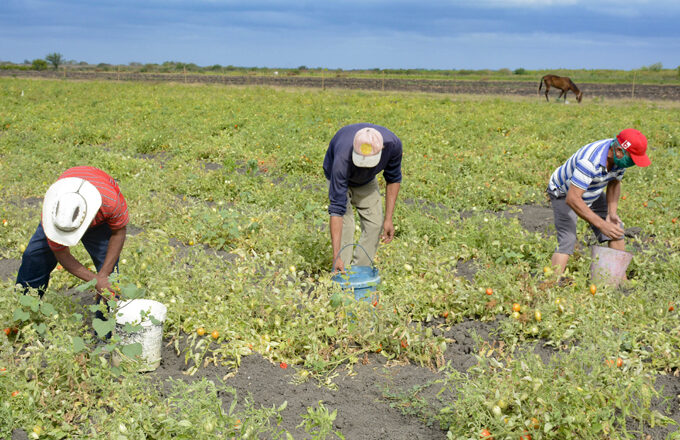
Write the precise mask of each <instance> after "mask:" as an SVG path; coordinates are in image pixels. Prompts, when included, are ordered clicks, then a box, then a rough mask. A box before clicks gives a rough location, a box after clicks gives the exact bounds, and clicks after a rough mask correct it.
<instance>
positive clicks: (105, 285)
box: [94, 273, 115, 293]
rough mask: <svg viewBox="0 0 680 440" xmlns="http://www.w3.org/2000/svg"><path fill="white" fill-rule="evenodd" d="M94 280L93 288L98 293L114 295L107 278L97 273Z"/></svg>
mask: <svg viewBox="0 0 680 440" xmlns="http://www.w3.org/2000/svg"><path fill="white" fill-rule="evenodd" d="M94 279H95V280H97V284H95V286H94V288H95V289H97V292H98V293H104V292H105V291H109V292H111V293H115V292H114V290H113V287H111V282H110V281H109V277H108V276H105V275H103V274H101V273H98V274H96V275H95V276H94Z"/></svg>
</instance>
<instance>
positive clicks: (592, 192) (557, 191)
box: [547, 128, 651, 275]
mask: <svg viewBox="0 0 680 440" xmlns="http://www.w3.org/2000/svg"><path fill="white" fill-rule="evenodd" d="M646 151H647V138H646V137H645V136H644V135H643V134H642V133H640V132H639V131H638V130H635V129H633V128H627V129H625V130H623V131H621V132H620V133H619V134H618V135H617V136H616V137H615V138H613V139H603V140H599V141H595V142H592V143H590V144H588V145H585V146H583V147H581V148H580V149H579V150H578V151H577V152H576V153H574V155H572V156H571V157H570V158H569V159H568V160H567V161H566V162H565V163H564V164H563V165H562V166H560V167H559V168H557V169H556V170H555V172H553V174H552V176H551V177H550V183H549V184H548V189H547V192H548V195H549V197H550V202H551V204H552V209H553V215H554V221H555V229H556V231H557V243H558V245H557V249H556V250H555V253H554V254H553V256H552V266H553V267H554V268H555V271H556V274H557V275H561V274H562V273H563V272H564V270H565V268H566V266H567V261H568V260H569V255H571V254H572V253H573V251H574V245H575V243H576V220H577V218H576V216H579V217H581V218H582V219H583V220H585V221H587V222H588V223H590V227H591V229H592V230H593V232H594V233H595V235H596V237H597V239H598V241H599V242H600V243H604V242H607V243H608V246H609V247H610V248H613V249H617V250H624V242H623V238H624V231H623V223H622V222H621V219H620V218H619V215H618V212H617V208H618V204H619V197H620V196H621V179H623V174H624V172H625V169H626V168H628V167H631V166H633V165H637V166H639V167H646V166H648V165H649V164H650V163H651V162H650V160H649V158H648V157H647V154H646ZM605 188H606V192H605Z"/></svg>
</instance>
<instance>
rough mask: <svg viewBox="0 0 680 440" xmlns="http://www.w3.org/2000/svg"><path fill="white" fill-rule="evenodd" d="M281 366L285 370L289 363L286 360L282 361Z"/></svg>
mask: <svg viewBox="0 0 680 440" xmlns="http://www.w3.org/2000/svg"><path fill="white" fill-rule="evenodd" d="M279 367H281V368H283V369H284V370H285V369H286V368H288V364H287V363H285V362H281V363H280V364H279Z"/></svg>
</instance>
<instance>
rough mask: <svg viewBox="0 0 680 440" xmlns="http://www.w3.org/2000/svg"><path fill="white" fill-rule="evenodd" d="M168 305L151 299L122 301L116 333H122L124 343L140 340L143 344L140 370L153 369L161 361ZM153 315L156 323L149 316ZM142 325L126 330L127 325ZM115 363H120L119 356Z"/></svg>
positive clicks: (119, 307)
mask: <svg viewBox="0 0 680 440" xmlns="http://www.w3.org/2000/svg"><path fill="white" fill-rule="evenodd" d="M167 311H168V309H167V307H165V306H164V305H163V304H161V303H159V302H158V301H153V300H150V299H132V300H128V301H121V302H120V303H119V305H118V310H117V311H116V333H117V334H119V335H120V338H121V343H122V344H123V345H129V344H134V343H136V342H139V343H140V344H141V345H142V355H141V364H140V367H139V371H153V370H155V369H156V368H158V366H159V365H160V363H161V343H162V342H163V322H164V321H165V317H166V316H167ZM150 316H152V317H153V318H154V319H155V320H156V323H155V324H154V322H153V321H152V320H151V319H150V318H149V317H150ZM126 324H131V325H135V326H141V329H140V330H138V331H134V332H127V331H125V325H126ZM113 360H114V364H116V365H118V364H119V363H120V360H121V359H120V358H119V357H118V356H116V357H114V359H113Z"/></svg>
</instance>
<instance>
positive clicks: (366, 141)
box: [323, 123, 402, 271]
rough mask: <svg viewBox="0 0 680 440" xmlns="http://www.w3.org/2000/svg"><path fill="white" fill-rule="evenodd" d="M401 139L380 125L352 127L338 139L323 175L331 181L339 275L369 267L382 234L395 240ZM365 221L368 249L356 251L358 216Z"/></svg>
mask: <svg viewBox="0 0 680 440" xmlns="http://www.w3.org/2000/svg"><path fill="white" fill-rule="evenodd" d="M401 156H402V144H401V140H400V139H399V138H398V137H397V136H396V135H395V134H394V133H392V132H391V131H390V130H388V129H387V128H385V127H381V126H379V125H375V124H368V123H360V124H352V125H347V126H345V127H343V128H341V129H340V130H338V132H337V133H336V134H335V136H333V139H331V142H330V144H329V145H328V150H327V151H326V157H325V158H324V161H323V171H324V174H325V176H326V179H327V180H328V198H329V201H330V203H329V205H328V213H329V214H330V231H331V245H332V247H333V270H334V271H338V270H339V271H344V270H345V264H348V265H349V264H355V265H358V266H368V265H370V264H371V260H372V259H373V257H374V256H375V254H376V251H377V250H378V242H379V241H380V237H381V235H380V233H381V231H382V239H383V242H384V243H389V242H390V241H392V239H393V238H394V224H393V223H392V215H393V214H394V206H395V204H396V201H397V194H399V187H400V182H401ZM380 172H382V173H383V176H384V177H385V182H386V183H387V185H386V188H385V217H384V218H383V208H382V197H381V196H380V188H379V186H378V180H377V179H376V176H377V175H378V174H379V173H380ZM352 206H354V207H356V209H357V212H358V214H359V218H360V220H361V237H360V238H359V245H360V246H361V248H362V249H359V248H357V249H355V250H354V257H352V247H350V246H349V245H350V244H352V243H354V212H353V211H352Z"/></svg>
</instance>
